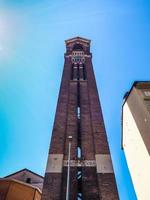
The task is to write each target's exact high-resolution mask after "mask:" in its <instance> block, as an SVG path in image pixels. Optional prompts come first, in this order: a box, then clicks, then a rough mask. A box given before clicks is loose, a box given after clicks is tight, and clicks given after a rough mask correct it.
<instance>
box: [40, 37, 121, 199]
mask: <svg viewBox="0 0 150 200" xmlns="http://www.w3.org/2000/svg"><path fill="white" fill-rule="evenodd" d="M65 42H66V53H65V63H64V71H63V76H62V82H61V87H60V93H59V98H58V104H57V110H56V115H55V121H54V127H53V132H52V138H51V145H50V150H49V156H48V162H47V168H46V173H45V179H44V186H43V193H42V200H66V199H69V200H77V199H84V200H118V199H119V197H118V192H117V187H116V182H115V176H114V172H113V168H112V162H111V157H110V151H109V147H108V142H107V136H106V132H105V126H104V121H103V115H102V111H101V106H100V102H99V97H98V91H97V87H96V81H95V77H94V72H93V66H92V54H91V53H90V40H87V39H84V38H81V37H75V38H72V39H69V40H66V41H65ZM68 137H69V138H70V139H71V138H72V139H71V141H70V140H69V139H68ZM69 144H70V146H69ZM69 150H70V151H69ZM69 152H70V155H68V154H69ZM68 156H70V161H69V163H68ZM68 169H69V170H70V171H69V172H68ZM68 175H69V177H68ZM67 180H68V181H67ZM67 189H68V190H67ZM67 192H68V197H66V193H67Z"/></svg>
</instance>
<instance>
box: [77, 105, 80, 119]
mask: <svg viewBox="0 0 150 200" xmlns="http://www.w3.org/2000/svg"><path fill="white" fill-rule="evenodd" d="M77 118H78V119H80V107H79V106H78V107H77Z"/></svg>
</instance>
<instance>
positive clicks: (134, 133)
mask: <svg viewBox="0 0 150 200" xmlns="http://www.w3.org/2000/svg"><path fill="white" fill-rule="evenodd" d="M122 133H123V134H122V147H123V150H124V152H125V156H126V160H127V164H128V167H129V171H130V174H131V178H132V182H133V186H134V189H135V192H136V195H137V199H138V200H148V199H150V188H149V186H150V82H135V83H134V84H133V86H132V88H131V90H130V92H129V93H127V95H126V97H125V100H124V104H123V107H122Z"/></svg>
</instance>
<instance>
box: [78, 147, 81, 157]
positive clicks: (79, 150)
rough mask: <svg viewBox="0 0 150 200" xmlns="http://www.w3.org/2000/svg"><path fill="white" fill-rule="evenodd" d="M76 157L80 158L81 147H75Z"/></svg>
mask: <svg viewBox="0 0 150 200" xmlns="http://www.w3.org/2000/svg"><path fill="white" fill-rule="evenodd" d="M77 157H78V158H81V147H78V148H77Z"/></svg>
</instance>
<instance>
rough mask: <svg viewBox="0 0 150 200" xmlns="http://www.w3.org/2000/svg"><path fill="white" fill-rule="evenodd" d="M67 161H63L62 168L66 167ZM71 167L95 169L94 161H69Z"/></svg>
mask: <svg viewBox="0 0 150 200" xmlns="http://www.w3.org/2000/svg"><path fill="white" fill-rule="evenodd" d="M67 165H68V160H64V166H65V167H67ZM70 166H71V167H75V166H76V167H96V161H95V160H70Z"/></svg>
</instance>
